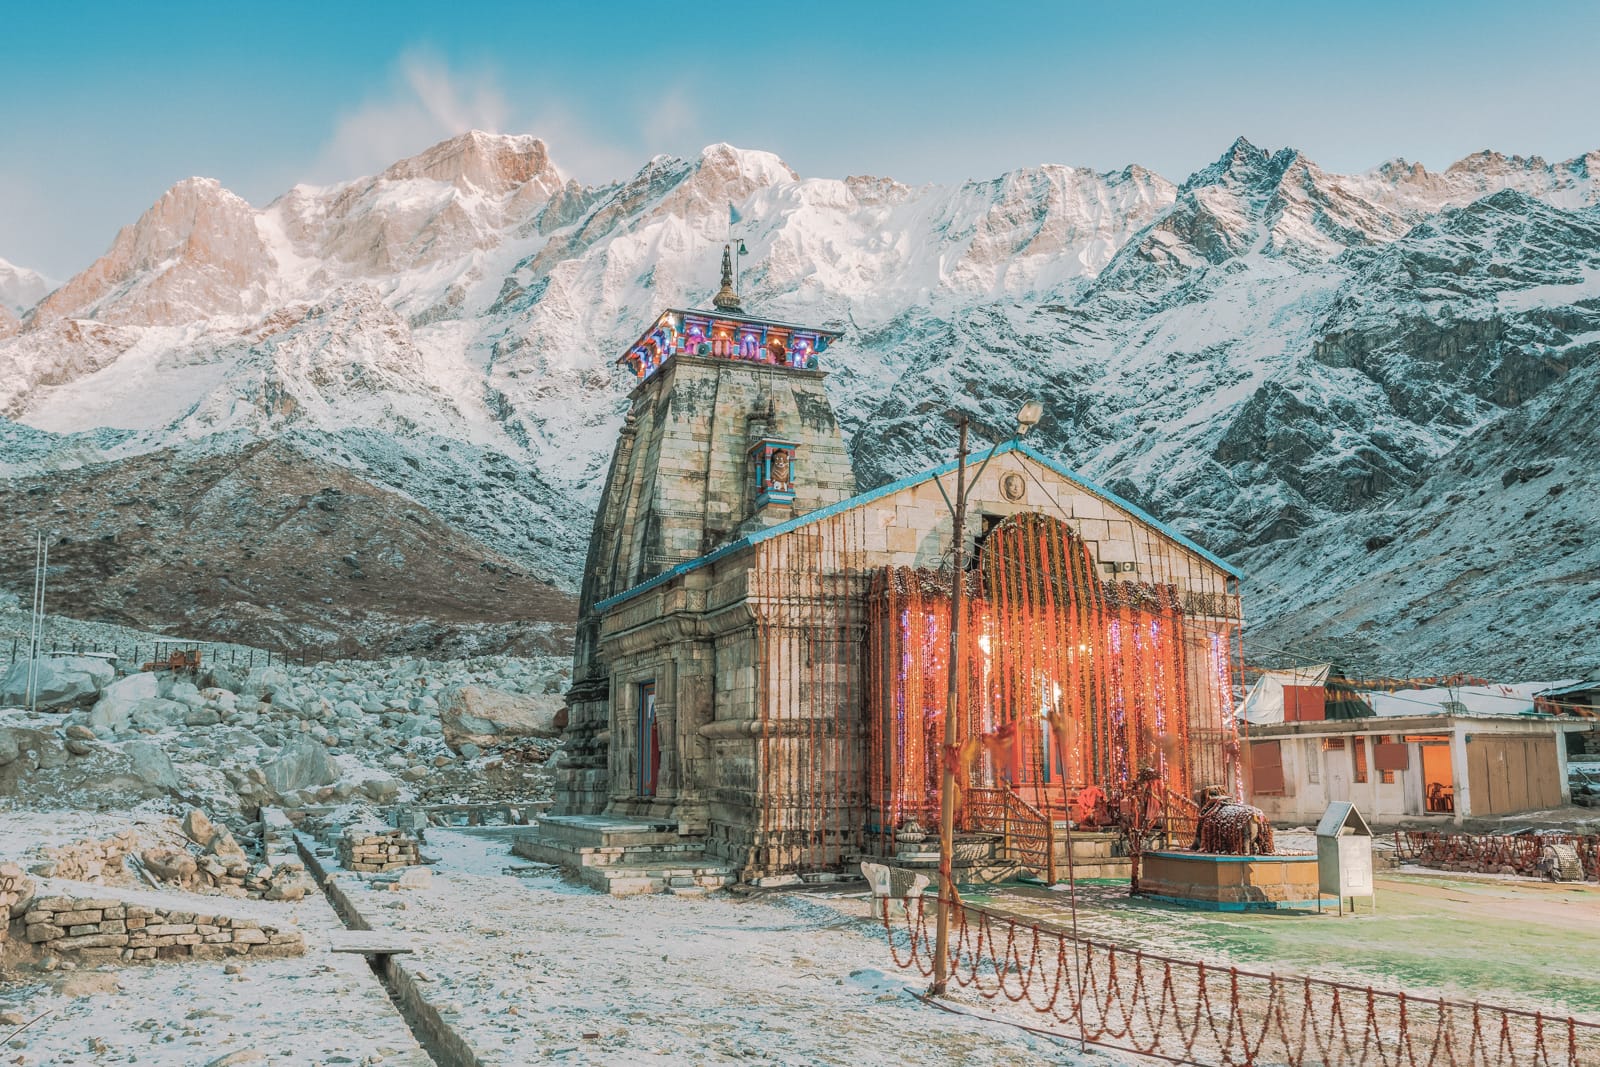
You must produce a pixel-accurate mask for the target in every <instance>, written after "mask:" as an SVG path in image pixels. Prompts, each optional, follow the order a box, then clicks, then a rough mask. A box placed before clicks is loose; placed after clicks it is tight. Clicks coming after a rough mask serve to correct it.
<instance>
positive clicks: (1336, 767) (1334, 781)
mask: <svg viewBox="0 0 1600 1067" xmlns="http://www.w3.org/2000/svg"><path fill="white" fill-rule="evenodd" d="M1322 748H1323V752H1324V753H1326V755H1327V757H1328V758H1327V761H1326V768H1325V769H1326V771H1327V775H1328V784H1327V793H1328V800H1329V801H1337V800H1349V799H1350V757H1349V756H1348V755H1346V754H1345V739H1344V738H1342V737H1330V738H1327V739H1326V740H1324V741H1323V742H1322Z"/></svg>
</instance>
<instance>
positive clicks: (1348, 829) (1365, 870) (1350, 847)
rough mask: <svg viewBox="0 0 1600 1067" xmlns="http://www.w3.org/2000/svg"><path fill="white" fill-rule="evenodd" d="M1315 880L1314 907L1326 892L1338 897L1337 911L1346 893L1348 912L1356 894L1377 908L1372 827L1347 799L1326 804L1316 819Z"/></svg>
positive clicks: (1326, 894) (1374, 909) (1351, 908)
mask: <svg viewBox="0 0 1600 1067" xmlns="http://www.w3.org/2000/svg"><path fill="white" fill-rule="evenodd" d="M1317 882H1318V890H1319V900H1318V910H1321V900H1320V898H1321V897H1327V896H1334V897H1337V898H1338V899H1339V914H1340V915H1343V914H1344V902H1345V899H1346V898H1347V897H1348V898H1349V899H1350V910H1351V912H1354V911H1355V909H1356V905H1355V898H1356V897H1366V898H1367V899H1368V900H1369V901H1370V902H1371V904H1372V910H1373V911H1377V909H1378V897H1377V894H1376V893H1375V892H1374V891H1373V888H1372V828H1371V827H1370V826H1368V825H1367V820H1366V819H1364V818H1362V817H1361V813H1360V812H1359V811H1357V810H1356V806H1355V805H1354V804H1351V803H1350V802H1349V801H1345V800H1336V801H1334V802H1333V803H1332V804H1329V805H1328V810H1327V811H1324V812H1323V813H1322V821H1321V822H1319V823H1317Z"/></svg>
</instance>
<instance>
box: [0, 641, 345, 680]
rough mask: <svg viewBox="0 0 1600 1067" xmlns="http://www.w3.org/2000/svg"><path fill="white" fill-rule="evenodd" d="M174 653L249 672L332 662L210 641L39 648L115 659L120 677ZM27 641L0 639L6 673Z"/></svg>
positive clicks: (21, 657) (24, 653)
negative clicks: (195, 654)
mask: <svg viewBox="0 0 1600 1067" xmlns="http://www.w3.org/2000/svg"><path fill="white" fill-rule="evenodd" d="M175 649H199V650H200V652H201V654H202V655H201V661H200V662H201V667H202V668H205V667H211V666H220V665H224V664H226V665H227V666H228V667H232V668H239V669H249V668H252V667H270V666H272V665H273V664H278V665H279V666H286V665H287V666H299V667H304V666H306V665H307V664H311V663H321V662H324V661H329V662H331V661H332V658H331V657H329V656H326V655H324V654H322V653H320V652H312V651H310V650H307V649H301V650H300V651H299V652H281V651H273V650H271V649H259V648H243V647H240V646H238V645H222V644H213V643H211V642H209V641H181V640H166V641H152V642H150V643H148V644H146V643H131V644H120V645H119V644H117V643H115V642H106V641H83V640H74V641H56V642H49V641H46V642H45V643H44V644H42V645H41V646H40V654H41V655H60V654H71V655H74V656H83V655H90V656H107V657H114V658H115V659H116V665H117V669H118V670H119V671H121V672H123V673H132V672H135V671H138V670H139V669H140V668H141V667H142V666H143V665H144V664H146V663H155V662H159V661H163V660H166V659H167V658H168V657H169V656H170V655H171V653H172V652H173V651H174V650H175ZM27 659H28V638H27V637H26V636H22V635H17V636H13V637H12V638H11V639H10V640H9V641H5V640H4V639H3V638H0V664H3V667H4V668H6V669H9V668H10V666H11V664H13V663H16V662H18V661H21V662H24V663H25V662H27Z"/></svg>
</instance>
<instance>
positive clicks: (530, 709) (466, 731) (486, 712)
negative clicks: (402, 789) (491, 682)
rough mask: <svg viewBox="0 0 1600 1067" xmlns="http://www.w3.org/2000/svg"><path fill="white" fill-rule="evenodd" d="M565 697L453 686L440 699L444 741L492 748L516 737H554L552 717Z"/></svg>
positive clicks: (455, 745)
mask: <svg viewBox="0 0 1600 1067" xmlns="http://www.w3.org/2000/svg"><path fill="white" fill-rule="evenodd" d="M565 706H566V700H565V699H564V698H563V697H561V696H559V695H557V694H550V693H538V694H529V695H525V696H524V695H519V694H516V693H504V692H501V691H500V690H497V689H485V688H481V687H479V686H475V685H467V686H454V687H452V688H450V689H448V690H446V691H445V692H444V695H443V697H442V698H441V700H440V711H439V721H440V722H441V724H442V725H443V728H444V740H445V744H447V745H449V746H450V747H451V748H452V749H454V750H455V751H457V752H460V751H461V749H462V746H463V745H468V744H470V745H476V746H478V748H480V749H482V748H486V747H492V746H493V745H495V744H497V743H498V742H501V741H505V740H509V739H512V738H517V737H557V736H559V735H560V733H561V731H560V729H559V728H558V727H557V726H556V716H557V714H558V713H559V712H560V711H561V709H562V708H563V707H565Z"/></svg>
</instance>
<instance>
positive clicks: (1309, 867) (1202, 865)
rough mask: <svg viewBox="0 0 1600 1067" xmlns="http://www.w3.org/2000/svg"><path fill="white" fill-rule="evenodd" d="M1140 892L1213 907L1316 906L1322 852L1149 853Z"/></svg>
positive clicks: (1141, 867)
mask: <svg viewBox="0 0 1600 1067" xmlns="http://www.w3.org/2000/svg"><path fill="white" fill-rule="evenodd" d="M1139 896H1142V897H1150V898H1152V899H1154V900H1164V901H1167V902H1169V903H1173V904H1182V905H1184V906H1186V907H1191V908H1205V909H1208V910H1210V911H1266V910H1272V909H1312V908H1316V907H1317V906H1318V905H1319V903H1320V902H1321V895H1320V892H1319V889H1318V885H1317V857H1316V855H1315V854H1314V853H1309V852H1307V853H1297V854H1293V855H1283V856H1222V855H1217V854H1214V853H1209V852H1177V851H1170V852H1169V851H1161V852H1146V853H1145V854H1144V857H1143V859H1142V860H1141V861H1140V865H1139Z"/></svg>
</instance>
